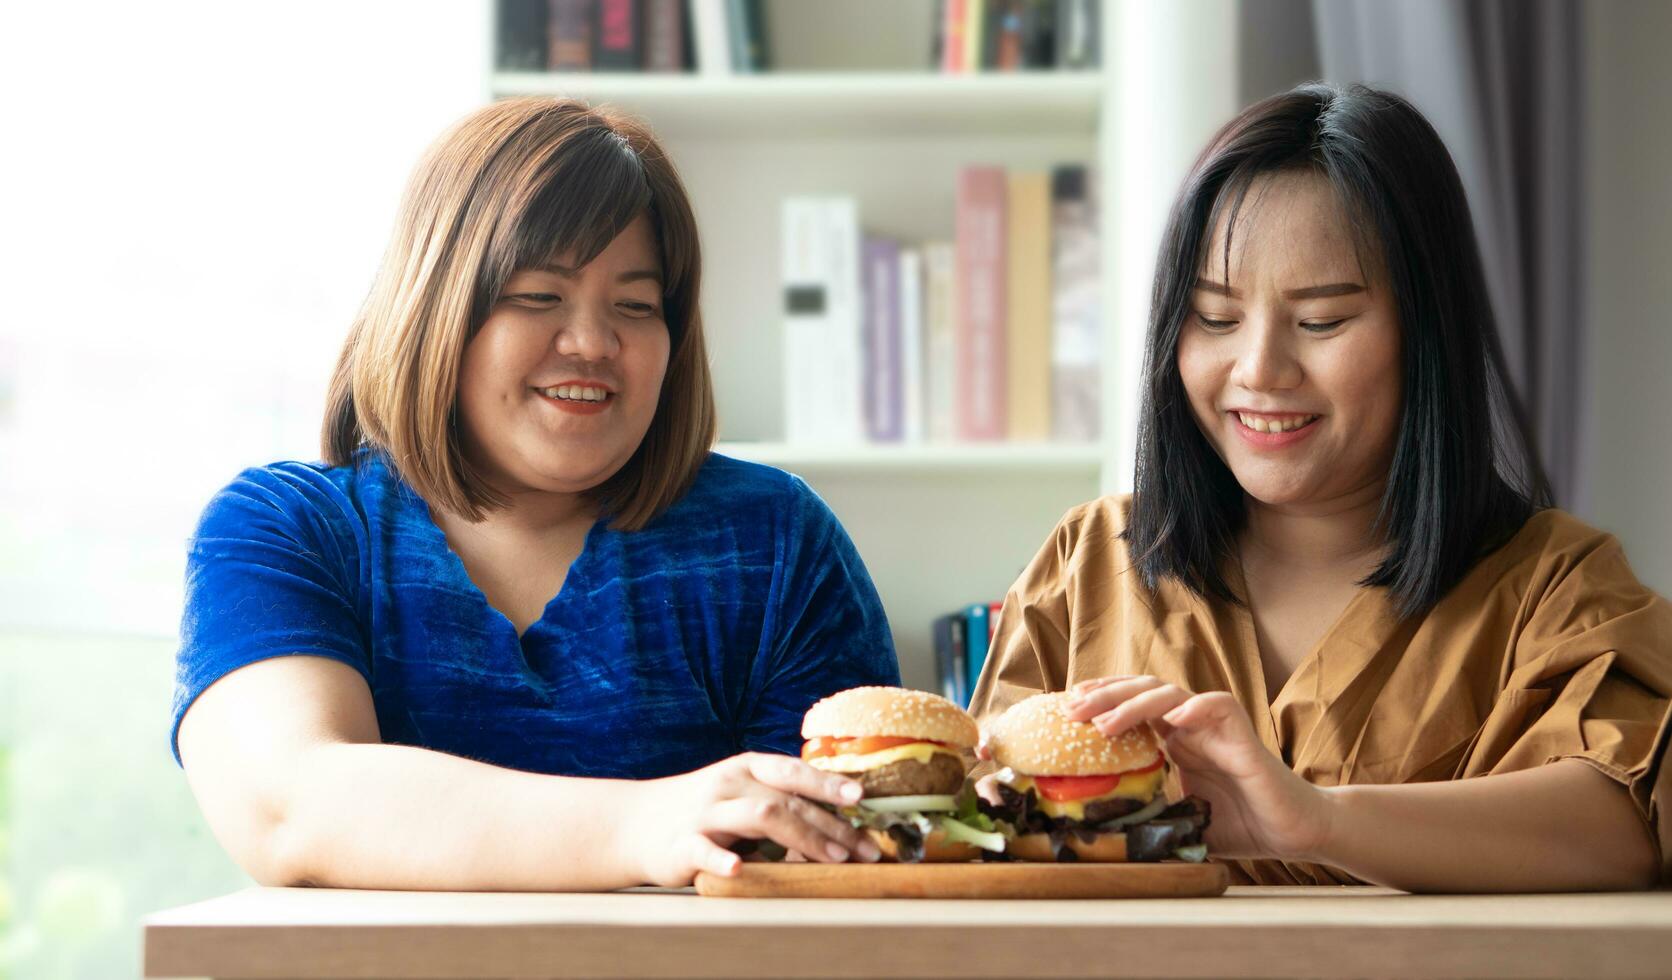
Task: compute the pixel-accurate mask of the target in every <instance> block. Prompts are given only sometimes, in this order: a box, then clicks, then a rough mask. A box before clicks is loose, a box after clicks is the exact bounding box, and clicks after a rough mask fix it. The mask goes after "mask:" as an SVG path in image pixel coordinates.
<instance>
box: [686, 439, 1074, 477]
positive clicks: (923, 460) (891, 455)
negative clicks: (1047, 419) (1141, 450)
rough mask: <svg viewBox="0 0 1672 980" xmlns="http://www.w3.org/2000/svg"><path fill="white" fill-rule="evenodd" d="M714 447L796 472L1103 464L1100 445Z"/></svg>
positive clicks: (1070, 472)
mask: <svg viewBox="0 0 1672 980" xmlns="http://www.w3.org/2000/svg"><path fill="white" fill-rule="evenodd" d="M715 448H716V451H718V452H721V453H724V454H725V455H727V456H734V457H736V458H738V459H747V460H750V461H752V462H756V463H765V464H767V465H768V466H777V467H779V468H781V469H786V470H791V471H793V472H797V473H800V472H802V471H807V472H813V473H825V472H837V473H841V472H860V471H863V472H868V473H876V474H879V475H889V474H910V473H1006V472H1016V473H1023V474H1027V473H1053V474H1059V475H1065V476H1078V477H1082V478H1084V477H1096V476H1097V475H1098V474H1099V473H1100V472H1101V471H1102V468H1103V448H1102V446H1101V445H1070V444H1059V443H1024V444H1005V443H995V444H992V445H980V444H975V443H950V444H938V443H927V444H923V445H911V446H875V445H860V446H833V447H823V446H802V445H797V444H795V443H785V442H722V443H720V445H718V446H717V447H715Z"/></svg>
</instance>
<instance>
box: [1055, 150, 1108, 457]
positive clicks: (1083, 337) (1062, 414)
mask: <svg viewBox="0 0 1672 980" xmlns="http://www.w3.org/2000/svg"><path fill="white" fill-rule="evenodd" d="M1096 177H1097V175H1096V173H1095V172H1094V171H1091V170H1089V169H1088V168H1086V167H1084V166H1080V165H1069V166H1063V167H1058V168H1056V170H1054V171H1053V172H1052V174H1051V292H1052V296H1051V305H1052V311H1051V321H1052V322H1051V327H1052V330H1051V435H1052V437H1053V438H1055V439H1059V440H1063V441H1068V442H1095V441H1097V439H1098V438H1099V435H1100V433H1101V431H1102V411H1101V405H1102V396H1101V387H1102V379H1101V373H1102V369H1101V364H1102V360H1103V351H1102V347H1103V303H1102V285H1101V281H1102V276H1101V269H1100V265H1101V262H1102V257H1101V242H1100V240H1099V234H1098V224H1097V179H1096Z"/></svg>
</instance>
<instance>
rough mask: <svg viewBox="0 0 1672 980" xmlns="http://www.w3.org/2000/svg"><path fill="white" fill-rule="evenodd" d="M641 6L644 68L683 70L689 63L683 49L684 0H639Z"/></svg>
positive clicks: (658, 70) (664, 70)
mask: <svg viewBox="0 0 1672 980" xmlns="http://www.w3.org/2000/svg"><path fill="white" fill-rule="evenodd" d="M642 2H643V4H644V10H643V13H642V15H641V16H642V19H643V21H644V48H643V50H644V60H643V63H644V70H645V71H652V72H677V71H685V70H687V69H688V68H689V67H690V57H689V54H688V53H687V50H686V44H685V37H686V33H687V28H686V20H687V15H686V9H687V8H686V4H685V0H642Z"/></svg>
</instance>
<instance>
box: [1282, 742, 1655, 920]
mask: <svg viewBox="0 0 1672 980" xmlns="http://www.w3.org/2000/svg"><path fill="white" fill-rule="evenodd" d="M1324 794H1325V796H1326V799H1327V801H1328V802H1327V806H1328V810H1329V832H1328V834H1327V836H1326V838H1325V839H1324V841H1323V843H1322V844H1321V845H1320V847H1319V848H1318V851H1317V853H1315V854H1311V855H1306V856H1305V859H1306V860H1310V861H1313V862H1315V863H1318V864H1326V865H1329V866H1331V867H1336V868H1340V869H1341V870H1343V871H1346V872H1348V873H1350V874H1352V875H1354V876H1356V877H1358V878H1361V879H1363V880H1365V881H1371V882H1375V883H1377V884H1380V885H1386V886H1389V887H1393V888H1399V889H1403V890H1405V891H1413V892H1538V891H1627V890H1635V889H1642V888H1648V887H1652V886H1653V884H1654V883H1655V881H1656V879H1657V876H1658V870H1659V869H1658V868H1656V867H1655V845H1654V842H1653V841H1652V840H1651V839H1650V837H1649V834H1648V831H1647V829H1646V828H1645V827H1644V825H1643V821H1642V819H1641V818H1640V817H1639V816H1638V815H1637V812H1636V810H1635V808H1634V807H1633V806H1632V803H1631V800H1630V799H1629V798H1628V797H1627V795H1626V792H1625V790H1624V788H1622V787H1621V786H1620V785H1619V784H1618V783H1615V782H1613V781H1612V780H1610V779H1608V778H1607V777H1606V776H1604V775H1602V774H1601V773H1599V772H1597V771H1596V770H1594V769H1592V768H1591V767H1590V766H1589V765H1587V764H1585V763H1583V762H1580V761H1578V760H1576V759H1569V760H1564V761H1562V762H1557V763H1553V764H1551V765H1547V766H1540V767H1539V768H1537V769H1531V770H1527V771H1524V772H1514V773H1505V774H1502V775H1494V776H1481V777H1478V778H1474V779H1465V780H1458V781H1455V782H1438V783H1415V784H1405V785H1393V786H1373V785H1362V786H1351V785H1350V786H1338V787H1331V788H1327V789H1325V790H1324Z"/></svg>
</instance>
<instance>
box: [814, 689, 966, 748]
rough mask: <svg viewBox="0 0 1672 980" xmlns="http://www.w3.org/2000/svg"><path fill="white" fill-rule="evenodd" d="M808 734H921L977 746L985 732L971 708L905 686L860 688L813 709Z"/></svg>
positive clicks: (959, 744) (846, 735) (857, 735)
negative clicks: (972, 716)
mask: <svg viewBox="0 0 1672 980" xmlns="http://www.w3.org/2000/svg"><path fill="white" fill-rule="evenodd" d="M801 737H802V738H807V739H811V738H822V737H831V738H867V737H883V738H917V739H923V740H925V741H930V742H942V743H945V744H947V745H951V746H956V747H958V748H964V749H973V748H974V747H975V743H976V742H977V741H978V740H979V739H980V737H981V733H980V730H979V729H978V728H977V727H976V725H975V719H974V718H971V717H970V716H969V712H967V711H965V710H964V709H962V708H960V707H958V706H957V705H955V704H953V703H952V702H951V701H948V700H947V699H945V698H943V697H941V696H940V695H938V694H930V693H929V692H927V691H914V690H911V689H909V688H904V687H855V688H849V689H848V690H846V691H839V692H837V693H836V694H832V695H831V696H830V697H828V698H825V699H824V700H823V701H820V702H819V703H818V704H815V705H813V706H812V707H811V708H809V709H808V710H807V716H806V717H805V718H804V719H803V720H802V722H801Z"/></svg>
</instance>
